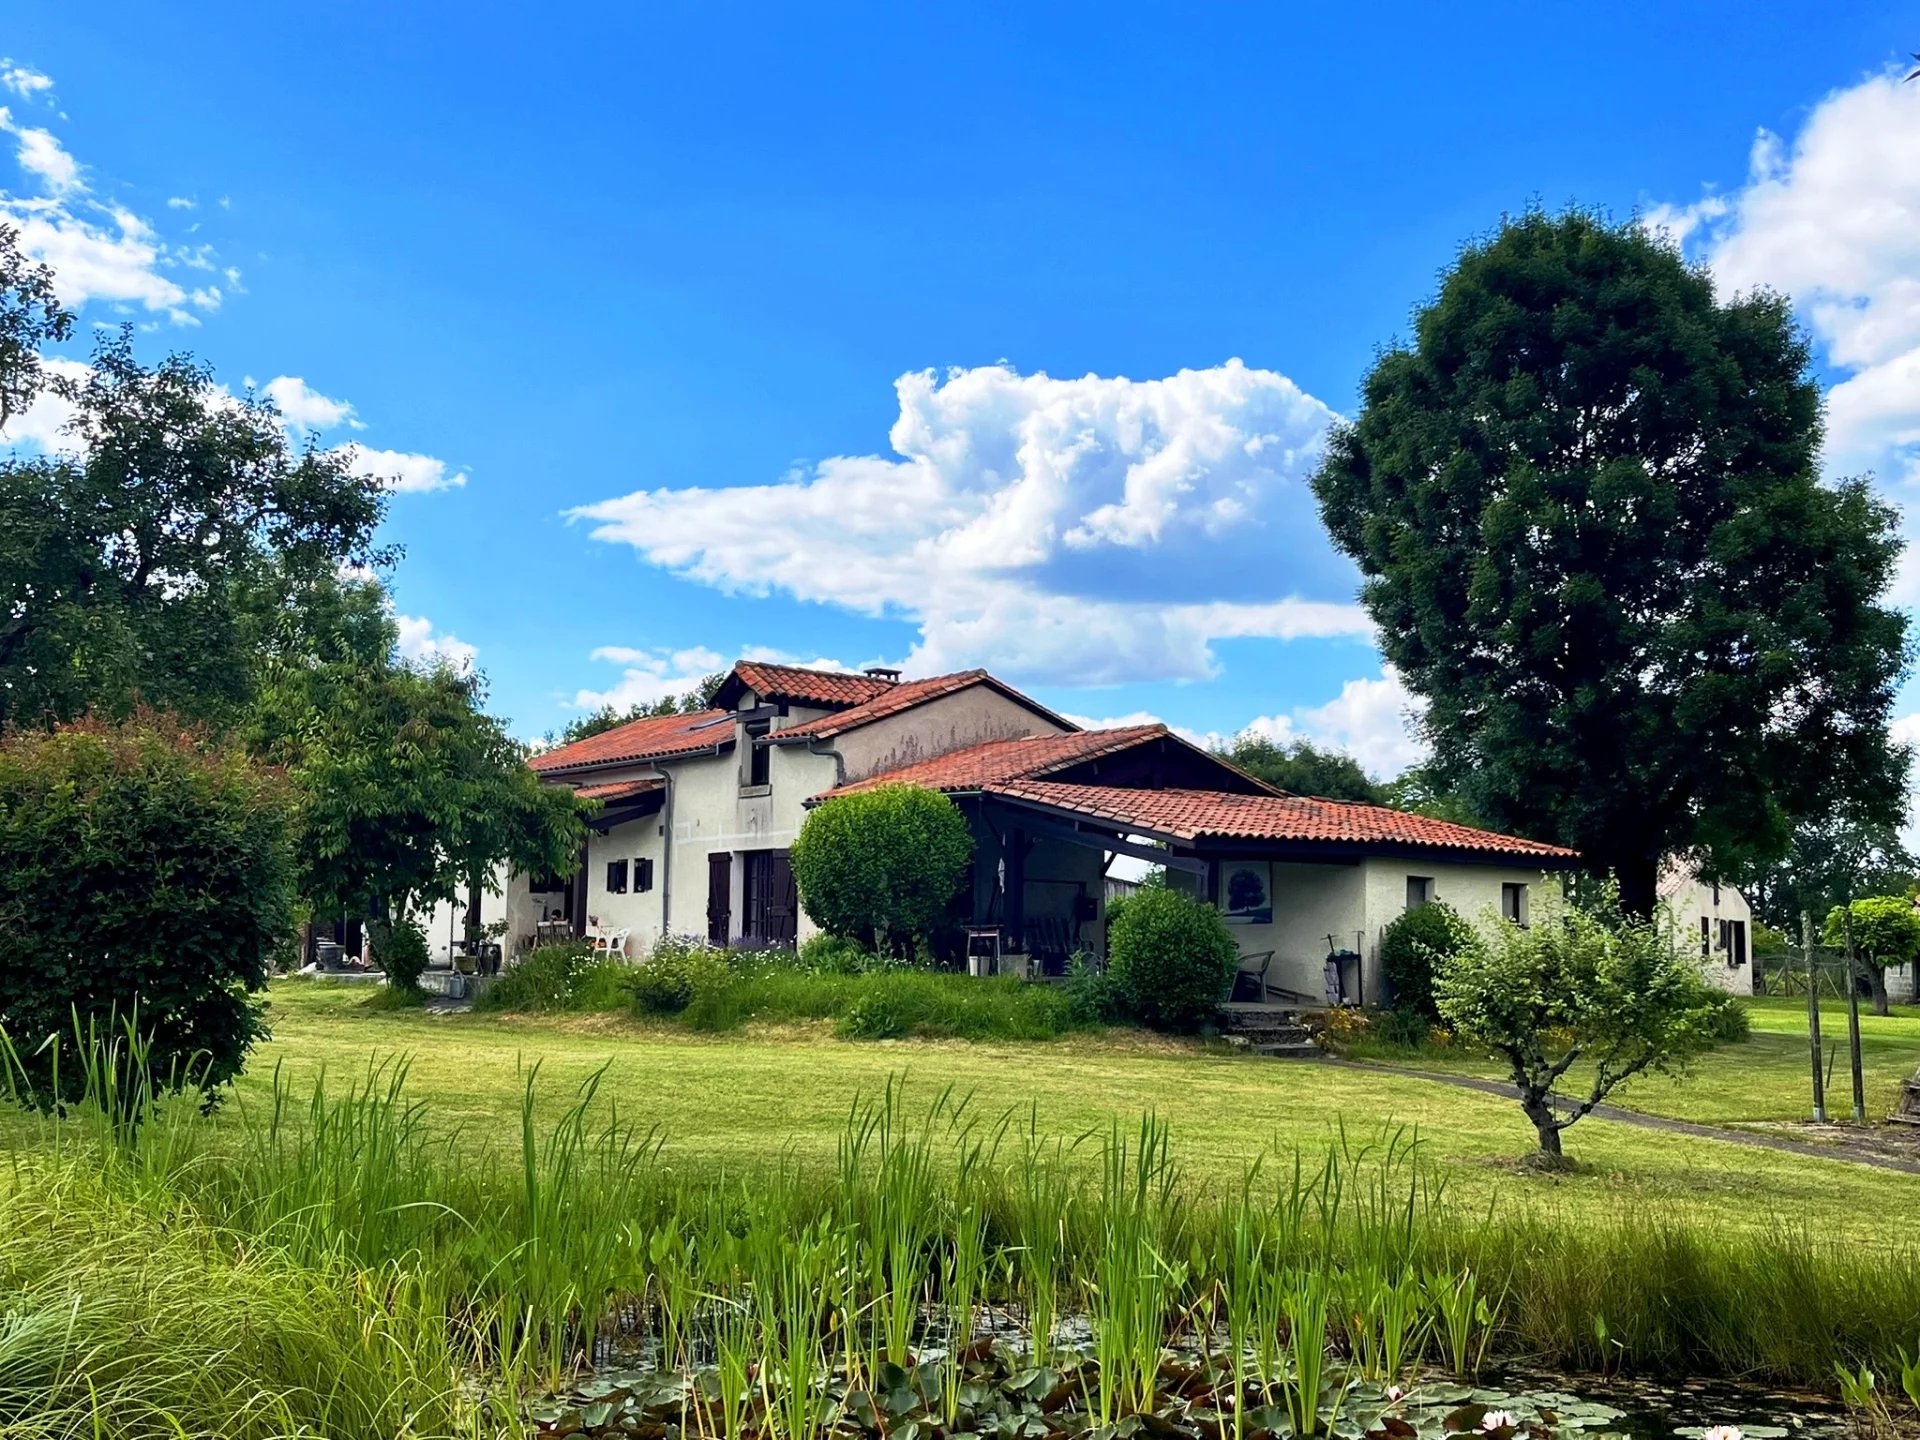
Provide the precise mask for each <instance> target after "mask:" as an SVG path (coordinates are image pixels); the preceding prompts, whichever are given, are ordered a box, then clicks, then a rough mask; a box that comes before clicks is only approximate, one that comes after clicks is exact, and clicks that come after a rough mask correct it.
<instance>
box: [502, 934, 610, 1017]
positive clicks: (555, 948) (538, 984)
mask: <svg viewBox="0 0 1920 1440" xmlns="http://www.w3.org/2000/svg"><path fill="white" fill-rule="evenodd" d="M593 965H594V960H593V950H592V947H591V946H589V945H587V944H586V942H584V941H581V940H568V941H564V942H562V943H561V944H558V945H542V946H541V947H540V948H539V949H538V950H534V951H532V952H531V953H529V954H526V955H523V956H521V957H520V959H518V960H516V961H515V962H514V963H513V964H511V965H509V966H507V968H506V969H505V970H503V971H501V972H500V977H499V979H497V980H495V981H494V982H493V984H491V985H489V986H488V987H487V988H486V989H485V990H483V991H481V992H480V997H479V998H478V999H477V1000H475V1001H474V1008H475V1009H476V1010H528V1011H535V1012H551V1011H555V1010H566V1009H570V1008H572V1005H573V997H574V992H575V989H576V987H578V986H579V984H580V982H581V980H582V978H583V977H584V976H585V975H586V973H587V972H588V971H589V970H590V969H592V968H593Z"/></svg>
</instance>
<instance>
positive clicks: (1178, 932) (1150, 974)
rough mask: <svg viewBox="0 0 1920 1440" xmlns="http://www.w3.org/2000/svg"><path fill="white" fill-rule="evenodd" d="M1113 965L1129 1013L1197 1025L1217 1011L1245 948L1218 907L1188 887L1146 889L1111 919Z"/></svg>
mask: <svg viewBox="0 0 1920 1440" xmlns="http://www.w3.org/2000/svg"><path fill="white" fill-rule="evenodd" d="M1107 954H1108V969H1109V971H1110V972H1111V975H1112V983H1113V986H1114V989H1115V991H1116V992H1117V993H1118V995H1119V996H1120V998H1121V1000H1122V1001H1123V1002H1124V1004H1125V1005H1126V1008H1127V1011H1128V1013H1130V1014H1132V1015H1134V1016H1136V1017H1138V1018H1139V1019H1140V1020H1142V1021H1144V1022H1145V1023H1147V1024H1148V1025H1151V1026H1153V1027H1154V1028H1155V1029H1158V1030H1177V1031H1186V1030H1197V1029H1199V1028H1200V1026H1201V1025H1203V1024H1205V1023H1206V1022H1207V1021H1208V1020H1210V1019H1211V1018H1213V1016H1214V1015H1215V1014H1216V1013H1218V1011H1219V1009H1220V1002H1221V1001H1222V1000H1223V999H1225V998H1226V995H1227V990H1228V987H1229V986H1231V985H1232V984H1233V971H1234V967H1235V965H1237V964H1238V963H1239V956H1240V950H1239V946H1238V945H1237V944H1236V943H1235V941H1234V938H1233V932H1232V931H1231V930H1229V929H1228V928H1227V922H1226V921H1224V920H1222V919H1221V918H1220V912H1219V911H1217V910H1215V909H1214V908H1213V907H1212V906H1211V905H1208V904H1206V903H1205V902H1204V901H1201V900H1196V899H1195V898H1194V897H1193V896H1191V895H1189V894H1188V893H1187V892H1186V891H1184V890H1173V889H1164V888H1163V889H1152V890H1141V891H1138V892H1137V893H1135V894H1134V895H1133V896H1131V897H1130V898H1129V899H1128V901H1127V904H1126V908H1125V910H1123V911H1122V912H1121V915H1120V918H1119V919H1118V920H1117V921H1114V922H1113V923H1111V924H1109V925H1108V927H1107Z"/></svg>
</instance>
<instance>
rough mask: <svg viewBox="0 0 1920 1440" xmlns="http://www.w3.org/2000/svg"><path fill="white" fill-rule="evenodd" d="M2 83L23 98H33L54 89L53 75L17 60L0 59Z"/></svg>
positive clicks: (0, 79)
mask: <svg viewBox="0 0 1920 1440" xmlns="http://www.w3.org/2000/svg"><path fill="white" fill-rule="evenodd" d="M0 85H4V86H6V88H7V89H9V90H11V91H12V92H13V93H14V94H16V95H18V96H19V97H20V98H21V99H22V100H32V99H34V98H35V97H36V96H40V95H44V94H46V93H47V92H48V91H50V90H52V89H53V77H52V76H51V75H47V74H43V73H42V72H40V71H38V70H36V69H34V68H33V66H31V65H23V64H21V63H20V62H19V61H17V60H12V59H6V60H0Z"/></svg>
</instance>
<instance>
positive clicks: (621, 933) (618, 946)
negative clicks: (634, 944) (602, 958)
mask: <svg viewBox="0 0 1920 1440" xmlns="http://www.w3.org/2000/svg"><path fill="white" fill-rule="evenodd" d="M632 933H633V932H632V931H631V930H612V931H602V932H601V933H599V934H597V935H595V936H594V937H593V953H594V954H595V955H607V956H615V955H617V956H619V957H620V958H621V959H622V960H624V959H626V957H627V937H628V936H629V935H631V934H632Z"/></svg>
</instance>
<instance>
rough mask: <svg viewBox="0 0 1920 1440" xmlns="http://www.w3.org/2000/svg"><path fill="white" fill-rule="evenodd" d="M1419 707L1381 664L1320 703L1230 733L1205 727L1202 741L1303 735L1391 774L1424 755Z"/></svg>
mask: <svg viewBox="0 0 1920 1440" xmlns="http://www.w3.org/2000/svg"><path fill="white" fill-rule="evenodd" d="M1423 708H1424V702H1423V701H1422V700H1421V699H1420V697H1419V696H1417V695H1415V694H1413V693H1412V692H1411V691H1409V690H1408V689H1407V687H1406V686H1405V684H1404V683H1402V681H1401V679H1400V674H1399V672H1398V671H1397V670H1395V669H1394V668H1393V667H1392V666H1391V665H1383V666H1382V667H1381V673H1380V676H1379V678H1378V679H1358V680H1349V681H1347V682H1346V683H1345V684H1343V685H1342V686H1341V687H1340V693H1339V694H1338V695H1336V696H1335V697H1334V698H1333V699H1331V700H1329V701H1327V702H1326V703H1325V704H1324V705H1300V706H1296V707H1294V709H1292V710H1291V711H1287V712H1284V713H1281V714H1276V715H1260V716H1256V717H1255V718H1254V719H1252V720H1250V721H1248V722H1247V723H1246V724H1245V725H1243V726H1241V727H1240V729H1239V730H1237V731H1235V732H1234V734H1233V735H1222V734H1219V733H1218V732H1214V733H1209V734H1208V735H1206V736H1205V737H1204V743H1206V744H1209V745H1217V744H1221V743H1223V742H1226V741H1231V740H1232V739H1234V738H1235V736H1237V735H1254V736H1257V737H1259V738H1260V739H1263V740H1270V741H1272V742H1273V743H1274V744H1276V745H1290V744H1293V743H1294V742H1296V741H1300V740H1306V741H1310V742H1312V743H1313V744H1315V745H1318V746H1320V747H1322V748H1324V749H1332V750H1338V751H1341V752H1342V753H1344V754H1346V755H1350V756H1352V757H1353V759H1354V760H1355V761H1357V762H1358V763H1359V765H1360V768H1361V769H1362V770H1365V771H1366V772H1367V774H1369V775H1371V776H1372V777H1373V778H1374V779H1375V780H1391V779H1392V778H1393V777H1394V776H1396V775H1398V774H1400V773H1401V772H1402V771H1403V770H1406V769H1408V768H1409V767H1410V766H1414V765H1418V764H1420V763H1421V762H1423V761H1424V760H1426V758H1427V753H1428V752H1427V744H1426V741H1424V740H1423V739H1421V738H1420V735H1419V733H1418V730H1417V727H1416V721H1417V719H1418V716H1419V713H1420V711H1421V710H1422V709H1423ZM1182 733H1186V732H1182ZM1189 738H1195V737H1191V736H1190V737H1189Z"/></svg>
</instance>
